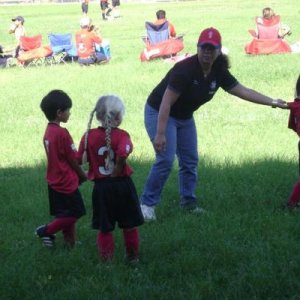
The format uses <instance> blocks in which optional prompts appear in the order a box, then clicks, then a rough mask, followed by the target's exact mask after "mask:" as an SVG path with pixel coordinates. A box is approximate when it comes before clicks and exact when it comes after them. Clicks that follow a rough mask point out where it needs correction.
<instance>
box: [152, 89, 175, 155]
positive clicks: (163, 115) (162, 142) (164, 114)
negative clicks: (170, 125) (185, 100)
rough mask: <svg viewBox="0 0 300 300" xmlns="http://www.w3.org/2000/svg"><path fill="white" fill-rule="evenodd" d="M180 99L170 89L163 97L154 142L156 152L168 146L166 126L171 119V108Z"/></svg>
mask: <svg viewBox="0 0 300 300" xmlns="http://www.w3.org/2000/svg"><path fill="white" fill-rule="evenodd" d="M178 97H179V95H178V94H176V93H175V92H173V91H172V90H170V89H168V88H167V89H166V91H165V93H164V95H163V98H162V102H161V104H160V107H159V113H158V120H157V132H156V136H155V138H154V141H153V146H154V149H155V150H156V151H162V150H164V148H165V146H166V136H165V131H166V126H167V122H168V119H169V115H170V110H171V107H172V105H173V104H174V103H175V102H176V101H177V99H178Z"/></svg>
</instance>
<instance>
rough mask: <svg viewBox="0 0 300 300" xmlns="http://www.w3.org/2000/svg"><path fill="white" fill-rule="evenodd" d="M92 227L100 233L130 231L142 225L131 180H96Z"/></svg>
mask: <svg viewBox="0 0 300 300" xmlns="http://www.w3.org/2000/svg"><path fill="white" fill-rule="evenodd" d="M92 201H93V219H92V227H93V228H94V229H98V230H100V231H101V232H110V231H113V230H114V228H115V225H116V222H118V226H119V228H122V229H130V228H133V227H136V226H139V225H142V224H143V223H144V217H143V215H142V212H141V208H140V203H139V199H138V196H137V192H136V189H135V186H134V183H133V181H132V179H131V178H130V177H128V176H125V177H111V178H105V179H100V180H96V181H95V184H94V189H93V196H92Z"/></svg>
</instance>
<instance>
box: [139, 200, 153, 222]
mask: <svg viewBox="0 0 300 300" xmlns="http://www.w3.org/2000/svg"><path fill="white" fill-rule="evenodd" d="M141 210H142V214H143V216H144V220H145V221H146V222H151V221H155V220H156V215H155V210H154V206H147V205H144V204H141Z"/></svg>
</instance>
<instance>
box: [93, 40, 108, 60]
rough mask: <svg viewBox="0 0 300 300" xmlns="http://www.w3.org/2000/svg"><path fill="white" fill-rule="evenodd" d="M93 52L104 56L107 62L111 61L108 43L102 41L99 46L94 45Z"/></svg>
mask: <svg viewBox="0 0 300 300" xmlns="http://www.w3.org/2000/svg"><path fill="white" fill-rule="evenodd" d="M95 50H96V52H100V53H102V54H104V55H105V57H106V59H107V60H110V59H111V53H110V43H109V41H108V40H103V41H102V43H101V44H96V47H95Z"/></svg>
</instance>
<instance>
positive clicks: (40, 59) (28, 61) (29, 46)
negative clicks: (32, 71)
mask: <svg viewBox="0 0 300 300" xmlns="http://www.w3.org/2000/svg"><path fill="white" fill-rule="evenodd" d="M51 53H52V50H51V48H50V47H47V46H42V35H41V34H38V35H35V36H21V37H20V52H19V56H18V57H17V60H18V61H19V62H20V63H21V64H22V65H23V66H29V65H35V66H37V65H41V64H43V63H44V62H45V59H46V57H47V56H49V55H50V54H51Z"/></svg>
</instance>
